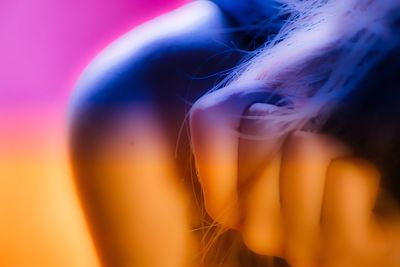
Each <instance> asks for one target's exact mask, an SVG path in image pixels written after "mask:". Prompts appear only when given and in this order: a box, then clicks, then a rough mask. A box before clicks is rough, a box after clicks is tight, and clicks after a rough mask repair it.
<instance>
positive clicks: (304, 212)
mask: <svg viewBox="0 0 400 267" xmlns="http://www.w3.org/2000/svg"><path fill="white" fill-rule="evenodd" d="M347 153H348V150H347V149H346V148H345V147H344V146H343V145H340V144H339V143H338V142H336V141H334V140H333V139H330V138H328V137H327V136H323V135H317V134H312V133H306V132H296V133H294V134H292V135H291V136H290V137H289V138H288V139H287V141H286V143H285V146H284V155H283V161H282V166H281V180H280V186H281V188H280V190H281V204H282V215H283V220H284V226H285V254H286V255H285V256H286V258H287V259H288V261H289V263H290V264H291V265H292V266H295V267H297V266H316V265H317V261H318V259H317V254H318V247H319V239H320V219H321V208H322V201H323V194H324V186H325V175H326V170H327V168H328V166H329V164H330V162H331V160H332V159H334V158H336V157H339V156H341V155H346V154H347Z"/></svg>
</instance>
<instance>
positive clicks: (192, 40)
mask: <svg viewBox="0 0 400 267" xmlns="http://www.w3.org/2000/svg"><path fill="white" fill-rule="evenodd" d="M215 2H216V3H217V4H218V5H220V7H219V6H218V5H216V4H214V3H211V2H208V1H196V2H194V3H191V4H189V5H187V6H186V7H183V9H181V10H180V11H179V12H178V13H172V14H169V15H167V16H163V17H161V18H157V19H155V20H154V21H152V22H150V23H148V24H147V25H146V26H145V27H146V28H145V33H146V34H145V35H143V34H142V31H143V30H140V29H136V30H133V31H131V32H129V33H128V34H127V35H126V36H125V37H124V38H123V39H121V40H117V41H116V43H115V44H114V45H112V46H111V47H109V48H108V49H107V50H106V51H105V52H103V53H102V54H101V55H99V57H98V58H97V59H96V60H94V62H93V63H92V64H91V66H90V67H89V68H88V69H87V70H86V71H85V73H84V74H83V76H82V78H81V80H80V82H79V83H78V85H77V87H76V88H75V91H74V94H73V97H72V100H71V110H70V150H71V159H72V165H73V171H74V176H75V178H76V182H77V186H78V189H79V190H80V195H81V197H82V200H83V204H84V205H85V208H86V213H87V214H88V217H89V221H90V225H91V226H92V232H93V234H94V237H95V240H96V245H97V246H98V248H99V251H100V254H102V257H103V261H104V262H106V263H107V262H108V263H109V265H110V266H112V265H113V263H112V258H113V255H111V254H113V253H114V252H115V251H114V248H112V247H110V245H109V244H108V243H107V240H105V239H103V238H102V237H101V236H102V231H104V229H105V228H106V227H107V223H108V221H107V220H108V218H106V217H105V215H104V214H103V213H102V207H101V206H99V205H98V203H97V202H96V196H97V192H96V189H95V188H94V187H93V183H95V182H96V181H93V179H91V178H92V172H93V171H94V169H95V168H96V166H94V165H93V166H92V165H91V159H92V158H93V156H94V153H96V152H95V149H96V148H97V147H98V146H99V145H101V144H102V143H103V142H106V137H107V136H109V134H112V131H113V123H114V122H115V121H117V120H121V119H122V120H124V119H127V118H129V114H126V107H130V108H131V107H135V106H143V105H144V106H147V107H149V108H150V109H151V110H153V111H154V112H155V113H156V116H157V123H160V124H162V125H163V128H165V129H166V131H167V132H166V135H167V140H169V141H170V143H171V146H174V145H175V143H176V141H177V139H178V134H179V129H180V127H181V125H182V122H183V121H184V118H185V115H186V114H187V110H188V109H189V108H190V103H193V102H195V101H196V100H197V99H198V98H199V97H200V96H201V95H203V94H204V93H205V92H207V91H208V90H210V89H211V88H213V86H214V85H215V84H216V83H217V82H218V81H220V79H221V77H223V72H228V71H229V70H230V69H231V68H232V67H234V66H235V65H236V64H237V63H238V61H239V60H240V59H241V58H242V56H243V54H241V53H240V52H239V50H236V49H235V48H240V49H248V48H254V46H256V45H257V43H254V42H257V40H253V39H252V38H253V37H254V36H253V35H258V34H256V33H255V32H252V30H248V31H246V32H237V31H231V30H227V29H233V28H234V27H238V26H249V25H251V24H252V23H253V20H251V19H250V20H249V19H248V18H249V17H251V18H253V16H249V15H248V14H249V13H248V12H255V11H254V9H253V10H252V11H246V12H247V13H246V12H241V11H240V10H242V8H243V7H242V6H241V4H242V3H244V1H237V2H234V3H235V4H230V3H229V2H230V0H216V1H215ZM271 10H272V11H271V13H273V10H274V8H273V7H271ZM199 12H202V14H203V16H199V19H198V21H197V22H196V23H193V21H192V23H189V21H190V19H187V23H185V21H186V20H185V19H183V20H181V21H179V24H177V22H176V20H175V18H176V17H177V16H182V17H185V16H186V15H188V16H189V17H190V16H191V15H192V14H196V13H197V14H198V13H199ZM253 14H254V17H257V20H258V19H262V18H261V16H260V17H258V14H257V13H253ZM160 28H161V29H163V30H162V31H160ZM177 29H179V32H177ZM249 29H251V28H249ZM274 30H276V29H274ZM252 41H254V42H252ZM261 42H262V40H261ZM392 54H393V53H392ZM388 58H389V59H387V60H386V61H389V62H383V63H382V64H381V65H379V66H378V67H377V68H375V69H374V70H372V71H371V73H370V74H371V75H369V76H368V77H367V79H366V81H364V83H363V84H362V86H360V88H358V89H359V90H355V91H354V92H353V93H352V94H350V95H349V96H348V97H347V98H346V101H344V102H343V103H342V105H341V106H340V107H339V108H338V110H337V112H336V113H335V114H334V115H333V116H332V118H331V119H330V121H328V123H327V125H326V127H325V128H324V129H323V131H325V132H327V133H329V134H333V135H335V136H337V137H339V138H340V139H342V140H343V141H345V142H346V143H347V144H351V146H352V147H354V148H355V150H356V151H357V152H358V153H359V154H360V156H363V157H368V158H370V159H372V160H373V161H375V162H376V161H379V160H380V161H383V163H381V164H380V165H381V166H382V169H383V170H384V171H385V170H387V172H388V173H390V175H391V176H392V177H393V174H394V173H396V170H398V166H399V164H400V163H399V158H400V155H399V151H400V142H399V141H398V138H396V137H397V136H398V134H399V133H400V128H399V123H398V122H397V119H398V116H400V108H399V105H398V104H397V102H398V99H400V96H399V94H400V93H399V92H400V90H398V81H399V78H398V76H397V74H396V73H397V71H398V70H399V66H398V62H400V61H399V60H398V59H399V58H400V56H399V54H398V53H394V55H393V56H392V57H388ZM385 66H386V69H384V68H383V67H385ZM221 72H222V73H221ZM377 73H380V74H377ZM384 75H386V76H384ZM379 77H384V82H383V81H382V79H379ZM378 89H379V90H378ZM127 115H128V116H127ZM372 117H376V118H375V119H374V120H371V118H372ZM377 125H378V126H379V127H378V126H377ZM383 127H384V128H383ZM379 128H382V130H381V131H380V132H379V133H377V135H375V134H372V133H373V131H375V130H376V129H379ZM366 133H371V134H370V135H368V136H367V135H366ZM183 136H185V134H184V135H183ZM378 136H379V137H378ZM378 139H380V140H385V142H384V144H383V143H382V142H377V140H378ZM181 141H182V142H181V145H180V146H179V148H180V150H179V152H180V153H179V154H178V159H177V164H176V166H178V167H181V168H182V169H180V170H179V171H180V172H181V173H182V174H183V173H185V171H187V166H188V162H189V158H190V157H189V155H190V149H189V147H190V146H189V142H188V140H187V139H186V138H183V139H182V140H181ZM133 142H134V140H133ZM388 147H389V148H390V149H389V150H390V151H389V152H388ZM397 173H398V172H397ZM396 181H399V179H396V178H394V177H393V179H390V180H388V182H387V184H388V186H389V187H391V189H392V190H393V191H394V192H395V193H397V194H398V195H400V192H399V191H400V190H399V188H400V186H398V182H396ZM106 265H107V264H106Z"/></svg>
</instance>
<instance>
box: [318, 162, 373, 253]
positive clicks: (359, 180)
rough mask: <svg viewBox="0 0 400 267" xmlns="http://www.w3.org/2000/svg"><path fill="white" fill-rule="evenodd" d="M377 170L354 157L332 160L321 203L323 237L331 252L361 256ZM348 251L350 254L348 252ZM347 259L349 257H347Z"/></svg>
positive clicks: (368, 231) (370, 227) (369, 230)
mask: <svg viewBox="0 0 400 267" xmlns="http://www.w3.org/2000/svg"><path fill="white" fill-rule="evenodd" d="M379 176H380V175H379V172H378V170H377V169H376V168H375V167H374V166H373V165H372V164H371V163H369V162H367V161H365V160H361V159H356V158H344V159H338V160H335V161H333V162H332V163H331V164H330V166H329V168H328V172H327V181H326V187H325V198H324V204H323V230H324V237H325V239H326V240H327V242H328V243H329V244H328V246H329V249H330V250H333V251H330V253H331V254H332V255H334V256H335V257H337V255H341V257H344V256H345V255H348V256H350V257H353V258H354V257H355V255H354V254H356V255H357V254H358V255H357V256H360V257H365V255H363V251H367V250H365V249H367V248H366V246H367V245H368V244H371V238H372V233H373V229H374V221H373V216H372V210H373V208H374V205H375V201H376V197H377V193H378V188H379V180H380V177H379ZM350 253H351V254H350ZM348 260H351V259H348Z"/></svg>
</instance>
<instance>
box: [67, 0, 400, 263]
mask: <svg viewBox="0 0 400 267" xmlns="http://www.w3.org/2000/svg"><path fill="white" fill-rule="evenodd" d="M231 26H232V25H231V24H230V21H229V20H227V19H226V18H225V16H224V14H223V13H222V12H221V11H220V9H219V8H218V7H217V6H216V5H215V4H212V3H210V2H206V1H199V2H195V3H192V4H189V5H187V6H185V7H183V8H181V9H180V10H178V11H175V12H173V13H171V14H168V15H166V16H163V17H161V18H157V19H156V20H154V21H152V22H150V23H148V24H146V25H144V26H142V27H140V28H138V29H136V30H134V31H132V32H130V33H128V34H127V35H126V36H124V37H123V38H122V39H120V40H118V41H117V42H116V43H115V44H113V45H112V46H111V47H109V48H108V49H107V50H106V51H105V52H103V53H102V55H100V56H99V57H98V58H97V59H96V60H95V61H94V63H92V64H91V66H89V68H88V69H87V70H86V72H85V73H84V75H83V77H82V78H81V80H80V82H79V84H78V86H77V88H76V92H75V95H74V99H73V102H72V115H71V158H72V163H73V170H74V176H75V178H76V184H77V188H78V190H79V192H80V195H81V199H82V203H83V205H84V208H85V211H86V214H87V218H88V221H89V225H90V228H91V231H92V235H93V238H94V240H95V244H96V246H97V249H98V252H99V256H100V258H101V260H102V263H103V265H104V266H144V267H146V266H149V267H150V266H166V267H169V266H171V267H172V266H174V267H180V266H196V265H197V264H198V263H196V261H195V260H193V259H194V258H196V257H195V256H194V255H196V249H197V247H196V244H195V239H194V238H193V236H192V235H191V234H190V233H191V231H190V230H191V228H192V225H191V216H195V215H194V214H193V213H192V212H190V211H189V210H190V207H189V205H190V204H191V203H190V201H189V200H188V199H189V194H190V192H188V191H187V190H185V185H184V183H183V182H182V181H181V180H182V178H183V177H185V175H186V173H185V169H186V168H187V166H188V157H187V155H188V154H187V152H188V151H189V149H190V145H189V142H188V140H186V139H183V144H181V146H179V150H178V158H176V157H175V155H174V152H175V146H176V141H177V140H178V138H179V130H180V126H181V123H182V122H183V120H184V118H185V116H186V114H187V110H188V107H187V104H186V103H185V101H183V100H182V98H183V99H185V100H186V101H189V102H195V101H196V104H195V105H194V107H193V108H192V112H191V118H190V122H191V130H192V134H191V135H192V138H193V149H194V151H193V152H194V154H195V156H196V165H197V167H198V170H199V179H200V182H201V184H202V188H203V192H204V194H205V204H206V208H207V212H208V213H209V214H210V216H211V217H213V218H214V219H215V220H216V221H217V222H219V223H221V224H222V225H224V226H226V227H230V228H234V229H236V230H239V231H240V232H241V233H242V235H243V237H244V241H245V243H246V245H247V246H248V247H249V248H250V249H251V250H253V251H255V252H257V253H260V254H263V255H271V256H279V257H282V258H285V259H287V260H288V262H289V263H290V264H291V265H293V266H294V267H302V266H310V264H316V262H320V261H322V262H323V264H325V265H326V266H329V267H331V266H332V267H336V266H368V265H366V262H368V263H370V264H374V265H371V267H377V266H381V265H382V264H383V263H384V264H387V265H385V266H390V265H389V264H395V263H396V262H388V263H387V262H384V261H386V260H387V258H388V257H386V256H387V255H388V254H386V253H392V252H388V251H390V249H393V248H395V247H396V246H395V244H396V243H395V242H397V241H396V240H397V239H395V238H394V237H395V236H396V235H395V234H391V235H390V236H392V237H393V238H391V239H388V238H386V236H388V235H384V236H383V235H382V237H381V238H379V239H380V240H384V241H382V242H384V243H387V244H390V243H391V242H392V243H393V244H390V246H389V245H388V247H390V249H386V250H385V249H382V251H383V252H382V251H381V252H379V250H377V251H378V252H379V253H381V254H379V253H378V252H377V255H374V253H370V251H371V250H373V249H374V248H372V245H371V247H363V248H359V247H357V246H358V244H359V243H361V241H360V240H361V239H362V238H369V235H367V234H365V233H359V234H357V233H356V232H354V231H350V230H348V229H350V228H348V226H349V225H350V226H351V227H353V226H354V225H358V224H365V221H368V220H369V218H374V216H373V214H372V212H371V209H372V206H373V205H372V204H371V203H373V202H374V198H375V195H376V191H377V190H378V182H377V181H378V180H379V178H378V177H377V176H379V175H377V172H376V171H375V168H374V167H373V164H371V163H367V161H363V160H359V159H356V158H349V157H348V154H349V151H351V149H350V148H348V147H347V146H346V145H344V144H341V145H340V146H339V147H340V148H339V149H337V148H336V147H337V146H334V147H335V148H332V147H333V145H326V143H330V142H333V143H335V144H337V143H338V142H336V141H332V140H333V139H329V141H328V142H321V139H323V140H326V138H324V137H320V136H319V135H312V134H306V133H295V134H291V135H289V136H287V138H284V139H283V140H281V141H279V142H278V141H277V140H274V141H275V142H271V140H267V141H264V142H262V144H261V145H260V144H258V145H257V147H258V151H257V150H255V149H254V147H252V146H251V145H249V144H239V143H238V140H237V137H235V138H236V139H235V138H230V137H229V132H227V131H226V129H224V127H225V126H226V123H228V124H229V125H228V126H229V127H232V128H235V127H236V128H239V126H240V125H241V122H240V121H238V120H235V121H234V120H231V121H229V120H228V119H226V118H224V117H223V116H224V115H226V111H228V112H233V113H235V114H234V115H237V116H240V115H242V114H243V113H244V112H245V111H246V108H247V107H248V102H246V101H250V102H257V101H259V100H262V99H263V95H265V88H262V87H260V86H259V85H257V84H256V85H251V84H247V85H239V86H238V87H236V89H232V90H229V88H224V89H222V90H220V91H217V92H215V93H213V94H210V95H206V96H204V97H202V98H201V99H200V100H199V101H197V100H198V98H199V97H200V96H201V95H204V93H205V92H206V91H208V90H209V89H210V88H212V87H213V85H214V84H215V82H216V81H217V80H216V77H215V76H211V77H209V78H204V77H206V76H208V75H210V74H214V73H217V72H219V71H224V70H226V69H229V68H230V67H233V66H234V65H235V64H236V62H237V60H238V58H239V57H238V54H235V53H233V52H232V51H231V49H230V48H229V46H230V45H231V42H232V41H233V42H236V43H237V44H238V45H240V41H239V40H238V39H240V38H238V36H236V35H233V34H232V33H231V32H230V31H226V30H224V29H226V28H229V27H231ZM286 63H287V64H290V62H286ZM199 66H201V67H200V68H199ZM196 77H199V79H193V78H196ZM188 88H189V89H190V91H189V89H188ZM235 90H236V91H235ZM227 92H229V93H227ZM232 92H234V93H232ZM204 99H206V100H204ZM220 104H221V105H220ZM263 108H265V107H261V109H263ZM249 112H251V111H249ZM254 112H258V111H257V110H254ZM210 118H211V120H210ZM247 127H248V128H249V129H248V131H249V132H252V131H253V133H254V131H257V129H254V127H253V128H252V127H251V125H247ZM266 129H268V127H266ZM242 130H245V129H242ZM264 130H265V129H264ZM267 133H268V131H267ZM271 143H273V144H274V145H278V147H277V148H276V147H274V148H273V149H271ZM304 143H306V144H305V145H304ZM321 143H323V144H321ZM216 147H217V148H218V147H220V148H221V147H222V149H219V150H218V149H215V148H216ZM224 147H225V148H226V149H224ZM282 147H284V150H283V149H282ZM299 147H300V148H299ZM239 149H241V151H246V149H247V152H246V153H250V154H248V155H252V153H253V155H254V154H256V155H259V156H264V157H265V158H266V159H268V160H266V161H261V163H262V167H261V168H260V170H259V171H260V172H261V173H262V175H260V176H259V177H258V176H257V177H256V178H257V179H254V178H251V179H249V180H246V179H244V180H242V181H239V182H238V180H237V179H236V178H233V177H234V176H236V173H237V172H238V171H239V170H238V166H235V165H234V164H232V162H234V161H235V159H237V158H238V157H242V158H239V159H243V158H244V159H245V158H246V157H245V156H240V155H238V150H239ZM310 149H311V150H317V151H319V152H318V154H317V155H318V157H317V158H315V157H316V154H314V153H309V152H307V151H308V150H310ZM243 153H244V152H242V154H243ZM202 155H204V156H202ZM254 158H256V157H254ZM339 158H341V159H340V160H338V159H339ZM204 159H206V160H204ZM229 159H230V160H229ZM225 161H226V163H225ZM316 161H317V162H319V163H318V164H316V163H315V162H316ZM242 162H243V160H242ZM242 165H243V163H242ZM277 170H281V171H282V173H283V174H279V173H277ZM242 172H243V171H242ZM245 173H247V171H245ZM271 173H272V174H271ZM299 173H302V175H298V174H299ZM325 173H326V175H325ZM309 176H312V177H315V179H313V181H312V182H310V181H309V180H308V179H309ZM341 177H346V178H343V179H341ZM343 180H344V181H343ZM295 184H296V186H294V185H295ZM239 185H240V186H239ZM344 189H346V191H345V192H344V193H343V190H344ZM350 189H354V190H350ZM355 189H357V190H355ZM362 189H364V190H362ZM355 191H356V192H358V191H361V192H360V193H359V194H357V195H355V196H354V195H353V194H352V192H355ZM238 192H240V194H237V193H238ZM346 192H347V193H346ZM343 203H345V204H346V205H344V204H343ZM347 203H355V204H354V205H347ZM347 209H351V210H352V211H353V210H355V211H360V213H362V212H364V213H365V214H367V215H368V216H363V217H362V218H358V217H356V218H352V217H351V216H347V215H348V210H347ZM260 211H261V212H260ZM299 211H301V212H299ZM305 214H310V215H309V216H305ZM365 214H364V215H365ZM362 215H363V214H361V215H360V216H362ZM320 216H323V218H324V222H331V223H330V224H329V223H327V224H324V225H322V224H320V223H319V217H320ZM394 224H395V223H394ZM324 227H327V229H329V230H326V231H325V230H324V229H325V228H324ZM361 228H362V227H356V230H358V229H361ZM371 229H372V228H368V230H366V231H368V232H369V231H372V230H371ZM385 229H386V228H385ZM387 229H389V227H388V228H387ZM391 229H392V228H390V231H389V230H388V231H389V232H391V233H392V230H391ZM394 229H395V228H394ZM393 231H395V230H393ZM348 232H351V233H352V234H354V235H356V237H354V238H353V237H349V236H346V234H347V233H348ZM305 233H307V235H305ZM379 236H381V235H379ZM325 237H326V239H327V241H324V240H325V239H324V240H323V241H321V239H323V238H325ZM338 237H340V240H338ZM353 241H354V242H356V243H357V244H356V245H353V244H352V242H353ZM320 242H321V243H320ZM367 243H368V244H379V242H367ZM321 244H323V245H321ZM338 247H339V248H340V249H339V248H338ZM318 248H323V249H322V251H318ZM345 248H346V249H345ZM354 250H357V252H354ZM349 251H350V252H351V253H350V254H348V252H349ZM346 253H347V254H346ZM338 255H339V256H340V257H339V256H338ZM355 255H356V256H355ZM365 255H370V256H371V257H375V258H376V259H375V258H374V260H371V259H369V258H367V257H364V256H365ZM389 258H390V257H389ZM364 261H366V262H364ZM207 267H208V266H207Z"/></svg>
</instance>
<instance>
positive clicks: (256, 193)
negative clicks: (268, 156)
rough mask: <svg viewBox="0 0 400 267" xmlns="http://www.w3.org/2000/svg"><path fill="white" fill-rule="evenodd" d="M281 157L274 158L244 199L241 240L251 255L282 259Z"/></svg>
mask: <svg viewBox="0 0 400 267" xmlns="http://www.w3.org/2000/svg"><path fill="white" fill-rule="evenodd" d="M280 165H281V156H280V155H277V156H275V157H274V158H273V159H272V160H270V162H269V163H268V164H267V166H266V167H265V168H264V170H263V172H262V173H261V174H260V175H259V177H257V178H256V179H253V182H252V183H251V185H250V186H249V189H248V191H247V192H246V195H245V196H244V209H243V210H244V213H245V214H244V218H245V220H244V222H243V233H242V234H243V239H244V242H245V243H246V245H247V247H248V248H249V249H251V250H252V251H254V252H256V253H258V254H262V255H268V256H277V257H282V256H283V237H282V234H283V231H282V230H283V229H282V217H281V210H280V197H279V169H280Z"/></svg>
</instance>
